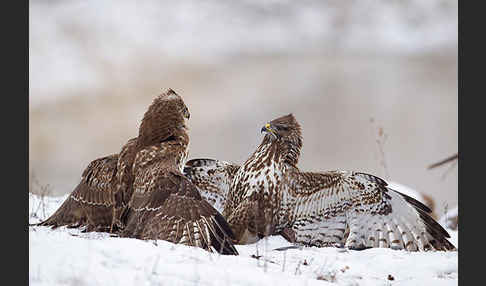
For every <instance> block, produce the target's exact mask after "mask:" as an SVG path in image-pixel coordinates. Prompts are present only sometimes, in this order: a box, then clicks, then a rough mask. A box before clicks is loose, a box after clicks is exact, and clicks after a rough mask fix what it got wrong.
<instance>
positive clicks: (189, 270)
mask: <svg viewBox="0 0 486 286" xmlns="http://www.w3.org/2000/svg"><path fill="white" fill-rule="evenodd" d="M66 197H67V195H66V196H62V197H44V198H42V197H39V196H36V195H33V194H30V196H29V208H30V209H29V215H30V216H29V222H30V223H34V222H37V221H39V220H40V219H42V218H46V217H47V216H48V215H50V214H52V213H53V212H54V211H55V210H56V209H57V208H58V207H59V206H60V204H61V203H62V202H63V201H64V199H65V198H66ZM448 231H449V232H450V233H451V236H452V239H451V242H452V243H454V245H456V246H457V231H451V230H448ZM288 246H291V244H290V243H289V242H287V241H286V240H285V239H283V238H282V237H280V236H271V237H268V238H266V239H263V240H260V241H259V242H258V243H255V244H250V245H237V246H236V248H237V249H238V252H239V253H240V255H239V256H225V255H219V254H217V253H209V252H207V251H205V250H202V249H199V248H194V247H188V246H184V245H176V244H173V243H170V242H166V241H162V240H159V241H142V240H137V239H129V238H117V237H110V235H109V234H107V233H96V232H93V233H81V232H80V230H78V229H66V228H64V227H61V228H58V229H56V230H51V229H49V228H46V227H29V284H30V285H271V284H278V285H457V283H458V252H457V251H454V252H406V251H397V250H390V249H380V248H375V249H368V250H364V251H352V250H345V249H338V248H316V247H304V248H290V249H287V250H275V249H276V248H282V247H288ZM258 256H261V257H259V259H256V258H255V257H258ZM389 275H391V276H390V279H393V280H389Z"/></svg>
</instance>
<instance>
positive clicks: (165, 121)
mask: <svg viewBox="0 0 486 286" xmlns="http://www.w3.org/2000/svg"><path fill="white" fill-rule="evenodd" d="M189 117H190V114H189V110H188V108H187V107H186V105H185V104H184V101H183V100H182V98H181V97H180V96H179V95H178V94H177V93H175V92H174V91H173V90H169V91H167V92H166V93H165V94H162V95H161V96H159V97H157V98H155V99H154V101H153V103H152V105H150V107H149V108H148V110H147V111H146V112H145V114H144V116H143V119H142V123H141V124H140V128H139V133H138V137H137V142H136V143H135V146H134V148H133V149H131V150H130V152H128V153H129V154H128V155H127V157H130V158H131V159H130V161H131V162H130V163H131V164H132V165H131V168H128V170H126V171H125V174H124V175H120V178H119V181H120V182H121V183H120V191H119V194H122V197H124V198H130V199H129V201H128V204H127V205H126V206H125V202H123V203H122V204H121V207H122V211H121V212H120V216H119V217H117V218H116V219H118V220H119V221H120V222H121V225H122V227H123V229H122V230H121V231H120V232H119V234H120V236H122V237H132V238H139V239H154V240H155V239H161V240H167V241H171V242H174V243H180V244H186V245H190V246H197V247H201V248H203V249H206V250H208V251H214V250H216V251H217V252H219V253H222V254H234V255H237V254H238V252H237V250H236V249H235V247H234V245H233V239H234V235H233V233H232V231H231V228H230V227H229V225H228V224H227V222H226V221H225V219H224V218H223V216H222V215H221V214H220V213H219V212H218V211H217V210H216V209H214V208H213V207H212V206H211V205H210V204H209V203H208V202H207V201H206V200H204V199H203V198H202V197H201V195H200V194H199V192H198V190H197V188H196V186H194V184H192V183H191V181H189V180H188V179H187V178H186V177H185V176H184V175H183V174H182V169H183V166H184V163H185V161H186V159H187V153H188V145H189V135H188V133H187V126H186V119H189ZM129 165H130V164H129ZM123 181H124V182H126V183H125V188H124V187H123V186H122V185H123Z"/></svg>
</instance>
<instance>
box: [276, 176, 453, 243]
mask: <svg viewBox="0 0 486 286" xmlns="http://www.w3.org/2000/svg"><path fill="white" fill-rule="evenodd" d="M289 197H290V198H289V203H288V204H287V205H286V206H285V207H289V208H290V209H291V217H292V222H293V224H292V229H293V231H294V235H295V240H296V242H300V243H303V244H310V245H317V246H326V245H344V246H346V247H348V248H351V249H363V248H368V247H389V248H394V249H407V250H429V249H436V250H454V249H455V247H454V246H453V245H452V244H451V243H450V242H449V241H448V240H447V238H448V237H449V234H448V233H447V231H446V230H444V229H443V228H442V226H440V225H439V224H438V223H437V222H436V221H435V220H434V219H433V218H432V217H431V216H430V215H429V213H430V209H429V208H428V207H427V206H425V205H424V204H422V203H420V202H419V201H417V200H415V199H413V198H411V197H409V196H407V195H404V194H402V193H399V192H397V191H394V190H392V189H390V188H388V187H387V183H386V182H385V181H383V180H382V179H380V178H378V177H375V176H372V175H369V174H364V173H357V172H338V171H332V172H324V173H310V172H302V173H301V172H298V171H295V172H292V173H291V174H290V176H289Z"/></svg>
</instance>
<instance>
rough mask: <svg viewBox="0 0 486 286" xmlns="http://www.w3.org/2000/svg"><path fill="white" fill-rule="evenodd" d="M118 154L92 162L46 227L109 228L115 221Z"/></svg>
mask: <svg viewBox="0 0 486 286" xmlns="http://www.w3.org/2000/svg"><path fill="white" fill-rule="evenodd" d="M117 160H118V155H117V154H113V155H110V156H106V157H103V158H99V159H96V160H94V161H92V162H91V163H90V164H89V165H88V167H87V168H86V169H85V170H84V171H83V174H82V177H81V182H80V183H79V184H78V186H77V187H76V188H75V189H74V190H73V191H72V193H71V194H70V195H69V197H68V198H67V199H66V200H65V201H64V203H63V204H62V205H61V206H60V207H59V209H58V210H57V211H56V212H55V213H54V214H53V215H51V216H50V217H49V218H48V219H47V220H45V221H43V222H41V223H38V224H36V225H42V226H53V227H54V228H55V227H58V226H63V225H66V226H69V227H80V226H87V230H106V228H108V227H110V225H111V221H112V207H113V204H114V201H113V190H114V187H113V186H114V179H115V174H116V170H117V168H116V166H117Z"/></svg>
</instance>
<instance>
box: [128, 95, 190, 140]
mask: <svg viewBox="0 0 486 286" xmlns="http://www.w3.org/2000/svg"><path fill="white" fill-rule="evenodd" d="M189 117H190V113H189V109H188V108H187V106H186V104H185V103H184V101H183V100H182V97H181V96H180V95H178V94H177V93H176V92H175V91H173V90H172V89H168V90H167V91H166V92H164V93H162V94H160V95H159V96H157V97H156V98H155V99H154V101H153V102H152V104H151V105H150V106H149V108H148V110H147V111H146V112H145V114H144V117H143V119H142V123H141V124H140V128H139V135H138V139H139V140H138V141H139V143H138V145H139V146H147V145H151V144H156V143H158V142H162V141H167V140H178V139H179V137H184V138H185V137H187V138H186V139H184V140H187V141H188V135H187V127H186V119H189Z"/></svg>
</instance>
